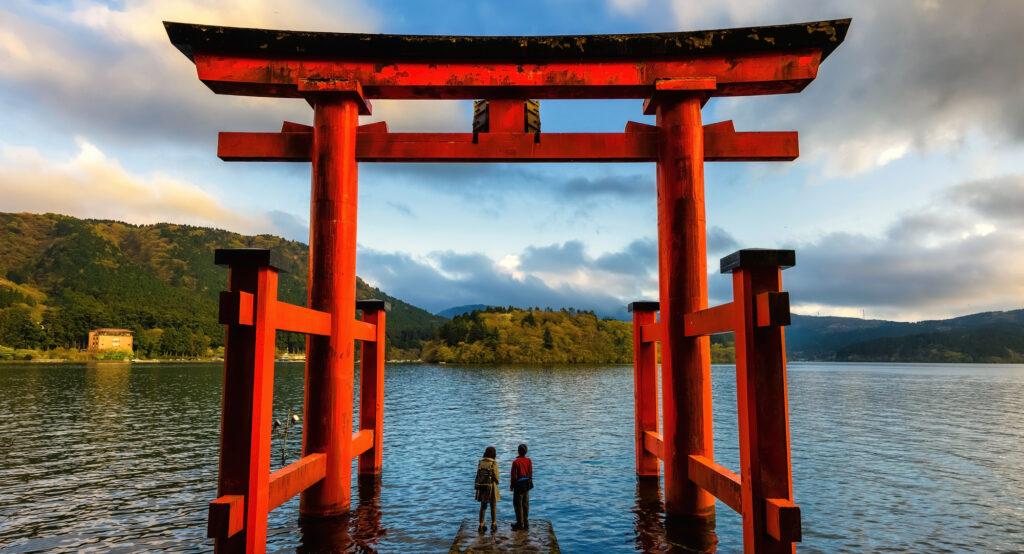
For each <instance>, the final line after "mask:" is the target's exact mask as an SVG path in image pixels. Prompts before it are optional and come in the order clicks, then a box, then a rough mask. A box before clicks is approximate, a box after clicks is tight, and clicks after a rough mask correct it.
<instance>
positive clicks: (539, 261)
mask: <svg viewBox="0 0 1024 554" xmlns="http://www.w3.org/2000/svg"><path fill="white" fill-rule="evenodd" d="M584 265H587V261H586V259H585V258H584V256H583V243H582V242H580V241H578V240H570V241H566V242H565V243H563V244H552V245H550V246H530V247H528V248H527V249H526V251H525V252H524V253H523V255H522V256H520V264H519V269H522V270H524V271H543V272H558V271H566V270H570V269H577V268H580V267H582V266H584Z"/></svg>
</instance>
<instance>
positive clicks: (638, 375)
mask: <svg viewBox="0 0 1024 554" xmlns="http://www.w3.org/2000/svg"><path fill="white" fill-rule="evenodd" d="M629 311H631V312H633V405H634V409H635V411H634V421H635V426H636V474H637V475H639V476H642V477H646V476H653V477H657V476H658V475H659V472H660V468H659V466H658V456H656V455H655V454H654V453H653V452H651V451H650V449H648V448H646V447H645V441H646V440H647V438H646V434H647V432H648V431H651V432H653V433H657V432H658V349H657V342H656V341H648V340H644V336H643V334H644V333H643V328H644V327H643V326H645V325H654V324H656V320H657V311H658V303H657V302H633V303H632V304H630V305H629Z"/></svg>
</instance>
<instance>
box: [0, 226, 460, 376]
mask: <svg viewBox="0 0 1024 554" xmlns="http://www.w3.org/2000/svg"><path fill="white" fill-rule="evenodd" d="M218 248H271V249H274V250H276V251H278V252H280V253H281V255H282V257H283V258H284V259H285V260H286V264H287V265H288V267H286V268H284V269H285V270H286V272H285V273H282V274H281V276H280V279H279V293H278V297H279V298H280V299H281V300H283V301H286V302H290V303H293V304H300V305H305V303H306V276H307V267H308V257H309V250H308V247H307V246H306V245H305V244H302V243H300V242H295V241H288V240H284V239H282V238H279V237H275V236H271V235H257V236H244V235H239V234H237V233H231V232H228V231H222V230H219V229H210V228H204V227H192V226H188V225H174V224H167V223H160V224H156V225H131V224H126V223H121V222H117V221H105V220H91V219H76V218H73V217H68V216H61V215H54V214H45V215H35V214H10V213H0V345H4V346H7V347H13V348H36V349H49V348H56V347H65V348H75V347H79V348H80V347H84V345H85V341H86V337H87V335H88V332H89V330H91V329H94V328H98V327H123V328H126V329H131V330H133V331H134V334H135V344H136V355H139V356H146V355H187V356H196V355H203V354H206V353H207V352H208V351H209V350H210V349H215V348H217V347H218V346H222V345H223V344H224V328H223V326H222V325H220V324H219V323H217V298H218V294H219V293H220V291H222V290H225V289H226V287H227V273H228V272H227V270H226V269H225V268H221V267H217V266H215V265H214V264H213V252H214V250H215V249H218ZM356 296H357V297H358V298H359V299H365V298H380V299H384V300H387V301H389V302H390V303H391V306H392V311H391V312H390V313H389V314H388V320H387V337H388V347H389V349H390V350H391V351H390V352H389V354H390V355H392V356H400V357H406V356H408V355H410V354H412V357H417V354H418V351H419V345H420V341H421V340H422V339H427V338H430V337H432V336H433V334H434V329H435V328H436V327H437V326H439V325H440V324H441V323H443V322H444V321H446V319H445V318H442V317H438V316H435V315H432V314H430V313H428V312H426V311H424V310H421V309H419V308H417V307H415V306H412V305H410V304H407V303H405V302H403V301H401V300H398V299H396V298H392V297H390V296H388V295H387V294H384V293H383V292H381V291H380V290H378V289H375V288H372V287H370V286H368V285H367V284H366V283H364V282H363V281H362V280H361V279H360V280H358V282H357V285H356ZM278 335H279V337H278V347H279V348H282V349H286V350H292V351H299V350H302V349H303V348H304V345H305V339H304V337H303V336H301V335H293V334H290V333H279V334H278Z"/></svg>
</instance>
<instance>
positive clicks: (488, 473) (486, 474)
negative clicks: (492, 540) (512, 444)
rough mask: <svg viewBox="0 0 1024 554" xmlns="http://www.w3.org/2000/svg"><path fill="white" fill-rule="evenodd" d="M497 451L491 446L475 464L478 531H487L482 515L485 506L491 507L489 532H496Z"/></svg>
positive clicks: (498, 496)
mask: <svg viewBox="0 0 1024 554" xmlns="http://www.w3.org/2000/svg"><path fill="white" fill-rule="evenodd" d="M497 455H498V451H497V450H495V448H494V447H493V446H488V447H487V449H486V450H484V458H483V459H482V460H480V462H479V463H477V464H476V499H477V500H479V501H480V531H484V530H486V529H487V527H486V526H484V513H485V512H487V505H488V504H490V505H491V531H497V530H498V515H497V505H498V500H500V495H499V494H498V481H499V478H498V462H496V461H495V460H494V458H495V457H497Z"/></svg>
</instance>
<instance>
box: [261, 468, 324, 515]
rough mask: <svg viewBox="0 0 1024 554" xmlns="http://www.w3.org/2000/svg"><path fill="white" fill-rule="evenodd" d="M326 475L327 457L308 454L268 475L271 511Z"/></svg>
mask: <svg viewBox="0 0 1024 554" xmlns="http://www.w3.org/2000/svg"><path fill="white" fill-rule="evenodd" d="M326 473H327V456H325V455H324V454H310V455H309V456H303V457H302V458H299V459H298V460H296V461H294V462H292V463H290V464H288V465H286V466H285V467H282V468H281V469H279V470H277V471H275V472H274V473H271V474H270V481H269V484H268V486H267V488H268V489H269V493H268V494H269V501H268V503H267V505H268V506H269V508H270V509H271V510H273V509H274V508H277V507H278V506H280V505H281V504H284V503H285V502H288V500H290V499H291V498H292V497H293V496H295V495H296V494H299V493H300V492H302V491H304V490H306V489H308V488H309V487H311V486H313V485H314V484H316V483H317V481H320V480H321V479H323V478H324V475H326Z"/></svg>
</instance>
